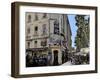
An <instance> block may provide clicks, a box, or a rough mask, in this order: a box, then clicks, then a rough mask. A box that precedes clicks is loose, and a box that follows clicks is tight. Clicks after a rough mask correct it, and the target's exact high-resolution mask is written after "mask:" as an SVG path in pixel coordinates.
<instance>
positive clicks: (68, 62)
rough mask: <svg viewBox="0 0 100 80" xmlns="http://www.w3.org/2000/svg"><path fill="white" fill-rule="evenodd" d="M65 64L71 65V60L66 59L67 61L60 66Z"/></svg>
mask: <svg viewBox="0 0 100 80" xmlns="http://www.w3.org/2000/svg"><path fill="white" fill-rule="evenodd" d="M65 65H72V64H71V61H67V62H65V63H64V64H62V65H61V66H65Z"/></svg>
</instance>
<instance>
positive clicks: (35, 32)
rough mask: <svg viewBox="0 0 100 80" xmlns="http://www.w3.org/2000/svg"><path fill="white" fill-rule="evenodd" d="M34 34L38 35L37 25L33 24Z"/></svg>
mask: <svg viewBox="0 0 100 80" xmlns="http://www.w3.org/2000/svg"><path fill="white" fill-rule="evenodd" d="M34 35H38V26H35V28H34Z"/></svg>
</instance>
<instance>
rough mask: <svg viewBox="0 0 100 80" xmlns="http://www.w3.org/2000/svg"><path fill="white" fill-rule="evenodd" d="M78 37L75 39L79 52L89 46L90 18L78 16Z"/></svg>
mask: <svg viewBox="0 0 100 80" xmlns="http://www.w3.org/2000/svg"><path fill="white" fill-rule="evenodd" d="M75 20H76V26H77V27H78V29H77V35H76V37H75V46H76V47H77V49H78V50H80V49H81V48H84V47H88V46H89V16H86V15H76V16H75Z"/></svg>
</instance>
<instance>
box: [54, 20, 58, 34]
mask: <svg viewBox="0 0 100 80" xmlns="http://www.w3.org/2000/svg"><path fill="white" fill-rule="evenodd" d="M54 34H58V35H59V23H58V21H57V20H56V21H55V22H54Z"/></svg>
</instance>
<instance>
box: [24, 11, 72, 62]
mask: <svg viewBox="0 0 100 80" xmlns="http://www.w3.org/2000/svg"><path fill="white" fill-rule="evenodd" d="M25 21H26V24H25V25H26V27H25V33H26V34H25V35H26V38H25V39H26V42H25V43H26V54H30V55H31V56H33V55H34V54H36V55H37V56H40V55H45V56H48V55H49V53H51V56H52V59H51V62H50V63H51V64H55V62H56V63H57V64H62V63H63V61H62V58H63V57H64V55H66V54H67V53H68V52H70V51H71V29H70V24H69V21H68V17H67V15H65V14H54V13H33V12H27V13H26V15H25Z"/></svg>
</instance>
